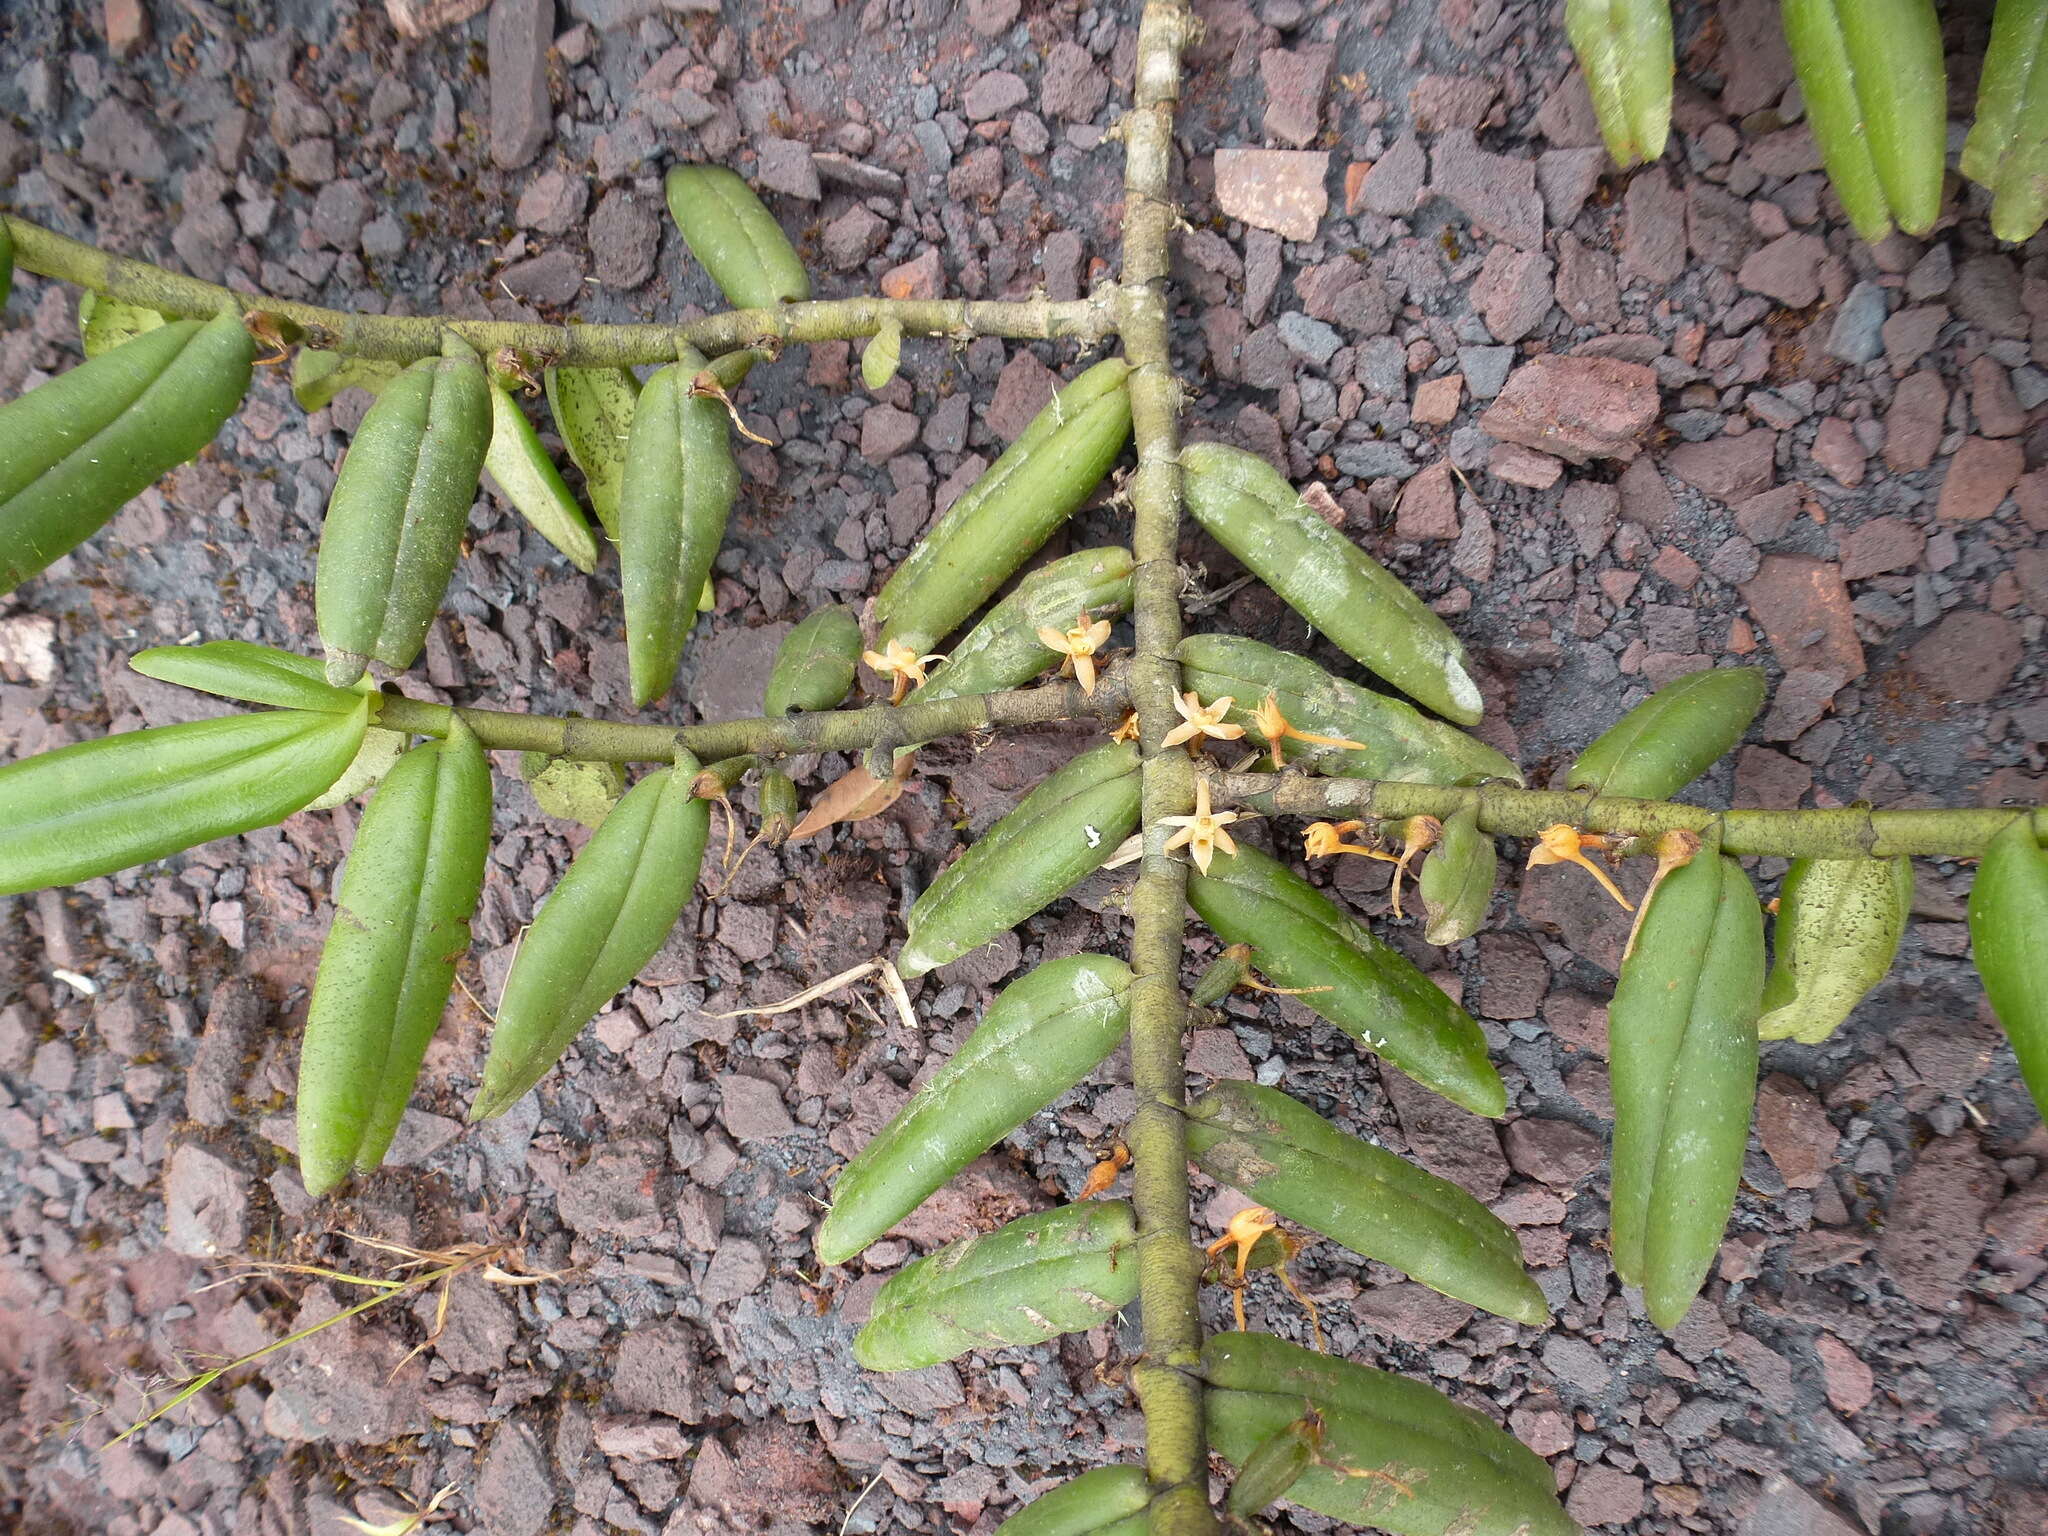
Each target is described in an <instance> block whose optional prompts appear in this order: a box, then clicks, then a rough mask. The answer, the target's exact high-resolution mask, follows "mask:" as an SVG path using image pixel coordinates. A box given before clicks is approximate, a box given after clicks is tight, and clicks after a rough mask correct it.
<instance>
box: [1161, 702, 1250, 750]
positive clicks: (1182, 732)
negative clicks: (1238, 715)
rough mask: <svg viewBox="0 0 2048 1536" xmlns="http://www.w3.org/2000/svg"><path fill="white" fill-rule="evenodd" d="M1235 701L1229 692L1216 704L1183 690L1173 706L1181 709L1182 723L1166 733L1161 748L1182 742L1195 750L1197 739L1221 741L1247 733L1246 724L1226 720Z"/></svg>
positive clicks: (1234, 738)
mask: <svg viewBox="0 0 2048 1536" xmlns="http://www.w3.org/2000/svg"><path fill="white" fill-rule="evenodd" d="M1235 702H1236V701H1235V700H1234V699H1232V698H1231V696H1230V695H1229V694H1227V693H1226V694H1225V695H1223V697H1222V698H1220V699H1218V700H1217V701H1216V702H1215V703H1214V704H1204V703H1203V702H1202V700H1201V698H1200V697H1199V696H1198V695H1196V694H1194V693H1184V694H1182V695H1180V697H1178V698H1176V699H1175V700H1174V701H1173V707H1174V708H1175V709H1177V710H1179V711H1180V718H1181V723H1180V724H1179V725H1176V726H1175V727H1174V728H1173V729H1172V730H1170V731H1168V732H1167V733H1166V736H1165V739H1164V740H1162V741H1161V742H1160V743H1159V745H1160V746H1161V747H1174V746H1178V745H1180V743H1182V742H1184V741H1185V742H1188V743H1190V745H1189V747H1188V750H1189V751H1190V752H1192V751H1193V750H1194V746H1193V745H1192V744H1193V743H1195V742H1199V741H1201V740H1203V739H1205V738H1208V737H1214V738H1215V739H1216V740H1218V741H1236V740H1237V739H1238V737H1240V736H1242V735H1243V734H1244V727H1243V726H1241V725H1231V724H1229V723H1228V722H1226V721H1225V720H1224V718H1223V717H1224V716H1225V715H1227V714H1229V713H1230V706H1231V705H1232V704H1233V703H1235Z"/></svg>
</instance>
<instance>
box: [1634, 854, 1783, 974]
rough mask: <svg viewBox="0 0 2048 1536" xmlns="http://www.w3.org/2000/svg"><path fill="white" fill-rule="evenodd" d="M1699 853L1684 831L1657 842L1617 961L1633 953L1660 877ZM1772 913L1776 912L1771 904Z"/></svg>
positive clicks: (1683, 864) (1683, 865)
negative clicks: (1653, 861) (1653, 863)
mask: <svg viewBox="0 0 2048 1536" xmlns="http://www.w3.org/2000/svg"><path fill="white" fill-rule="evenodd" d="M1699 851H1700V835H1699V833H1697V832H1689V831H1687V830H1686V829H1685V828H1684V827H1673V828H1672V829H1671V830H1670V831H1669V832H1666V833H1665V834H1664V835H1663V836H1662V837H1660V838H1658V839H1657V873H1656V874H1654V875H1652V876H1651V877H1650V888H1649V889H1648V890H1647V891H1645V892H1643V905H1642V908H1641V910H1640V911H1638V912H1637V913H1636V920H1635V921H1634V922H1633V923H1631V924H1629V928H1628V943H1627V944H1625V945H1623V946H1622V950H1621V958H1622V959H1624V960H1626V959H1627V958H1628V957H1629V956H1630V955H1632V954H1634V953H1635V952H1636V935H1637V934H1639V933H1641V932H1642V931H1643V919H1644V918H1645V917H1647V916H1648V915H1649V912H1650V902H1651V901H1652V900H1653V899H1654V898H1655V897H1656V895H1657V887H1658V886H1660V885H1662V884H1663V883H1664V877H1665V876H1666V875H1668V874H1670V873H1671V872H1672V871H1673V870H1676V869H1683V868H1685V866H1686V865H1688V864H1690V863H1691V862H1692V860H1693V855H1694V854H1696V853H1698V852H1699ZM1771 905H1772V910H1773V911H1774V912H1775V911H1776V910H1777V903H1775V902H1773V903H1772V904H1771Z"/></svg>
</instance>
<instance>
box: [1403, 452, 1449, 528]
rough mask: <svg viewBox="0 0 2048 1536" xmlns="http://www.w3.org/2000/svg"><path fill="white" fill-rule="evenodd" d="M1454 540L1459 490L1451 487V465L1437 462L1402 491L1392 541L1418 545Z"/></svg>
mask: <svg viewBox="0 0 2048 1536" xmlns="http://www.w3.org/2000/svg"><path fill="white" fill-rule="evenodd" d="M1457 536H1458V490H1457V487H1456V486H1454V485H1453V484H1452V483H1451V466H1450V462H1449V461H1448V460H1445V459H1439V460H1438V461H1437V462H1436V463H1434V464H1432V465H1430V466H1429V467H1428V468H1427V469H1425V470H1423V471H1422V473H1420V474H1419V475H1416V476H1415V477H1414V478H1413V479H1412V480H1410V481H1409V482H1408V483H1407V485H1405V486H1403V487H1402V488H1401V505H1400V510H1399V511H1398V512H1397V513H1396V514H1395V517H1394V537H1395V538H1397V539H1414V540H1418V541H1420V540H1424V539H1455V538H1456V537H1457Z"/></svg>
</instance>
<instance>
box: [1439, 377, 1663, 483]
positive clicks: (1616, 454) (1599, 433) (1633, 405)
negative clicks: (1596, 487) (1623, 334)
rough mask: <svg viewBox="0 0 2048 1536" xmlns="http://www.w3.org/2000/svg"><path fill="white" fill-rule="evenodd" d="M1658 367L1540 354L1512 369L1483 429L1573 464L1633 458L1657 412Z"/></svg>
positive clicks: (1498, 437) (1486, 416)
mask: <svg viewBox="0 0 2048 1536" xmlns="http://www.w3.org/2000/svg"><path fill="white" fill-rule="evenodd" d="M1657 408H1658V400H1657V375H1656V373H1655V372H1654V371H1652V370H1651V369H1649V368H1647V367H1645V366H1644V365H1643V364H1641V363H1625V362H1621V361H1618V360H1617V359H1614V358H1606V357H1558V356H1554V355H1546V356H1543V357H1538V358H1534V359H1532V360H1531V361H1529V362H1527V363H1524V364H1523V365H1522V366H1521V367H1519V368H1517V369H1516V370H1515V371H1514V372H1513V373H1512V374H1510V375H1508V382H1507V385H1506V387H1504V388H1503V389H1502V390H1501V392H1500V396H1499V398H1498V399H1496V400H1495V401H1494V402H1493V404H1492V405H1491V406H1490V407H1489V408H1488V409H1487V412H1486V414H1485V415H1484V416H1482V417H1480V418H1479V426H1480V429H1481V430H1482V431H1484V432H1486V433H1488V434H1490V435H1491V436H1493V437H1494V438H1497V439H1498V440H1499V441H1501V442H1504V443H1516V444H1519V445H1521V446H1522V447H1524V448H1533V449H1535V450H1537V451H1538V452H1540V453H1548V454H1554V455H1555V456H1557V457H1558V458H1561V459H1565V460H1568V461H1569V462H1571V463H1573V464H1585V463H1589V462H1591V461H1592V460H1594V459H1622V460H1628V459H1633V458H1634V457H1635V456H1636V455H1637V453H1639V452H1640V451H1641V447H1642V445H1641V441H1640V439H1641V438H1642V435H1643V433H1645V432H1646V431H1648V430H1649V428H1650V426H1651V424H1652V423H1653V422H1655V421H1656V419H1657Z"/></svg>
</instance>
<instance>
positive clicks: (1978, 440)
mask: <svg viewBox="0 0 2048 1536" xmlns="http://www.w3.org/2000/svg"><path fill="white" fill-rule="evenodd" d="M2026 467H2027V455H2026V450H2025V449H2023V448H2022V447H2021V446H2020V440H2019V439H2018V438H2016V437H1966V438H1964V439H1963V446H1962V447H1960V448H1958V449H1957V450H1956V454H1955V457H1954V458H1952V459H1950V460H1949V464H1948V474H1947V476H1946V477H1945V478H1944V479H1943V480H1942V482H1941V502H1940V505H1939V506H1937V507H1936V509H1935V511H1936V515H1937V516H1939V517H1940V518H1941V520H1942V521H1943V522H1945V523H1974V522H1978V521H1981V520H1982V519H1984V518H1987V517H1989V516H1990V515H1991V514H1992V513H1994V512H1996V511H1997V510H1998V508H1999V506H2000V504H2001V503H2002V502H2004V500H2005V498H2006V497H2007V496H2008V495H2010V494H2011V493H2012V488H2013V487H2014V486H2015V485H2017V484H2018V483H2019V478H2020V475H2021V474H2022V473H2023V472H2024V471H2025V469H2026Z"/></svg>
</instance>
